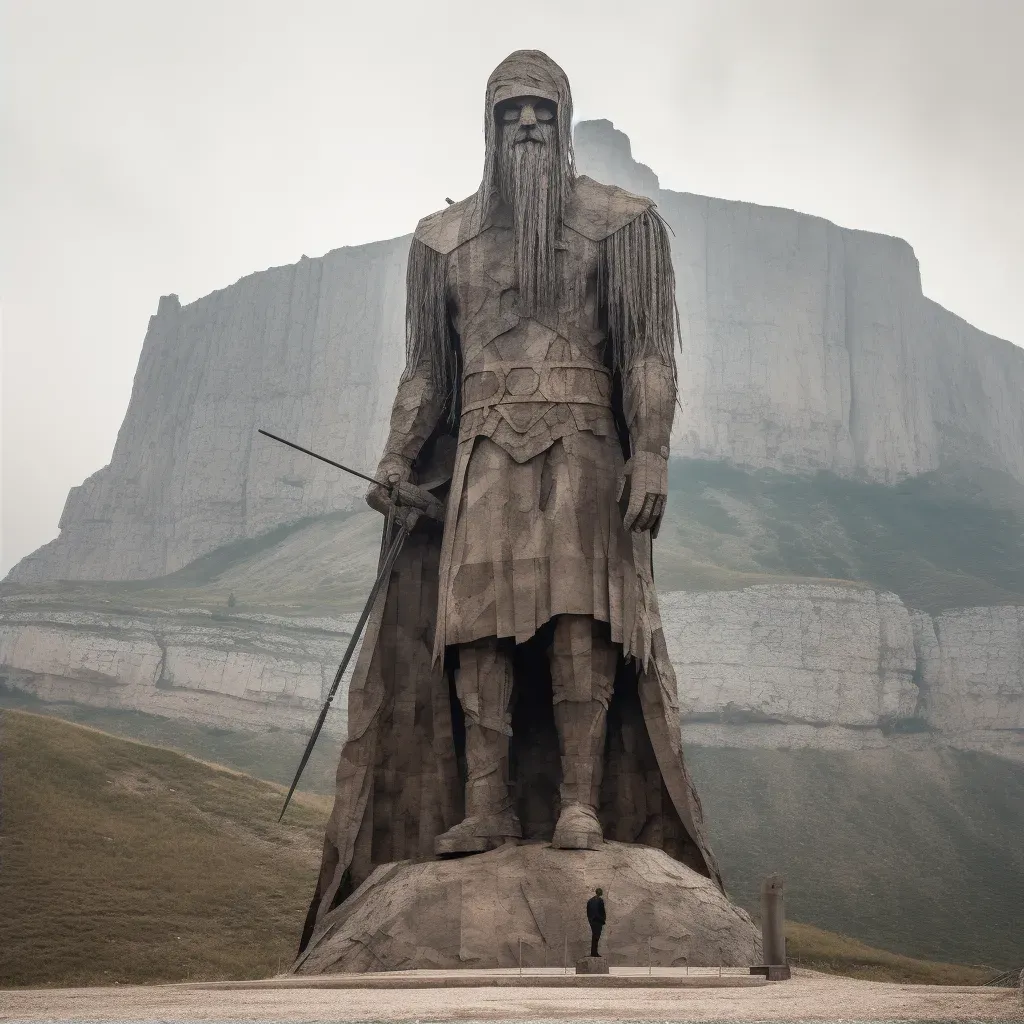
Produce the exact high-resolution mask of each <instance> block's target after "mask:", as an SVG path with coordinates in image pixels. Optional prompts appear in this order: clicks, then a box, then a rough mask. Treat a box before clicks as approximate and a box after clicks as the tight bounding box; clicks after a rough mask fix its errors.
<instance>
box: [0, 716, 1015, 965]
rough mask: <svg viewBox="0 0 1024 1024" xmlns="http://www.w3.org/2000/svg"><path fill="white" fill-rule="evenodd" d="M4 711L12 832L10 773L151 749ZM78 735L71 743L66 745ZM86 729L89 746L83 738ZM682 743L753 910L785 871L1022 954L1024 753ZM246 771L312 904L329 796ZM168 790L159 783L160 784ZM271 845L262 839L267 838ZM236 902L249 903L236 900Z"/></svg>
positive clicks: (798, 896)
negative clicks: (283, 797)
mask: <svg viewBox="0 0 1024 1024" xmlns="http://www.w3.org/2000/svg"><path fill="white" fill-rule="evenodd" d="M60 710H61V713H63V714H68V713H69V712H73V713H77V714H78V715H79V716H80V717H81V719H82V720H83V721H87V722H90V723H91V724H92V725H95V726H99V727H101V728H105V729H110V730H111V731H114V730H117V731H121V730H126V731H129V732H130V733H131V734H133V735H135V736H137V737H139V738H143V739H145V740H147V741H148V742H151V743H152V742H157V743H161V744H171V745H175V746H179V747H181V748H182V749H186V750H189V751H190V752H191V753H194V754H198V755H199V756H201V757H204V758H206V759H210V760H217V761H220V762H222V763H225V764H229V765H231V766H232V767H233V768H238V769H242V770H244V771H254V772H255V773H257V774H260V775H262V776H263V777H264V778H266V779H270V780H272V781H273V782H274V783H277V784H279V785H283V784H286V783H288V782H290V781H291V777H292V773H293V772H294V768H295V765H296V764H297V763H298V759H299V756H300V754H301V750H302V746H303V745H304V742H305V737H304V736H300V735H298V734H295V733H289V732H284V731H280V732H277V733H269V734H261V735H254V734H239V733H227V732H226V731H225V730H219V729H208V728H205V727H203V726H196V725H189V724H188V723H180V722H174V721H169V720H166V719H160V718H157V717H156V716H148V715H131V714H126V713H116V712H106V711H102V710H96V709H85V708H77V709H75V708H74V707H73V706H64V707H62V708H61V709H60ZM6 717H7V721H8V727H7V729H6V736H5V738H4V744H5V748H6V749H7V751H8V754H9V756H8V758H7V759H6V769H5V775H6V801H7V805H6V806H7V815H8V818H7V822H8V835H11V834H12V833H11V822H12V821H13V820H14V819H12V818H11V817H10V815H11V814H12V813H15V810H14V809H16V808H17V806H18V805H17V803H16V802H15V803H13V804H12V803H11V802H10V801H11V799H12V794H13V793H15V790H12V788H11V787H12V786H14V787H18V786H27V787H28V789H27V790H25V792H27V793H31V792H33V787H37V786H43V785H44V782H45V780H46V779H48V778H51V777H52V775H53V773H54V772H60V773H65V772H66V770H65V769H64V768H62V767H61V765H62V764H63V763H64V761H65V759H66V754H65V753H63V752H62V751H70V752H71V756H74V757H78V756H86V755H88V756H89V757H94V756H99V754H98V752H99V751H101V750H102V751H104V753H103V754H102V757H101V758H100V759H99V761H98V762H97V763H98V764H99V765H100V767H98V768H97V769H96V771H95V772H93V773H92V774H91V775H90V776H89V778H90V779H91V780H92V781H90V782H88V783H85V782H84V781H83V780H82V779H81V778H80V779H78V780H77V781H78V782H80V783H81V784H82V785H83V786H85V792H83V793H81V794H79V795H78V796H77V797H76V798H75V807H76V808H88V807H91V805H92V804H93V803H94V802H95V801H96V799H97V793H96V792H95V790H96V785H99V794H98V795H104V794H106V793H107V790H106V789H104V787H106V786H107V783H106V779H107V778H110V777H111V776H110V775H109V774H105V769H104V768H103V767H102V766H103V764H105V763H106V762H105V761H104V758H107V757H108V753H109V751H111V750H114V749H115V748H116V749H117V750H120V751H122V752H124V753H131V754H132V755H133V756H135V757H143V755H144V754H145V757H146V758H148V757H149V754H148V751H149V750H150V749H151V748H148V747H140V746H138V745H135V744H130V743H126V744H122V745H120V746H118V745H117V743H116V741H114V740H112V739H111V740H110V742H109V743H107V742H106V741H105V740H102V741H101V740H100V739H98V738H97V737H99V736H100V735H101V734H99V733H96V732H92V731H84V730H83V731H79V730H76V729H74V727H71V726H66V725H64V724H63V723H61V722H59V721H55V722H53V723H52V725H51V726H47V725H43V724H40V722H41V721H42V720H41V719H39V718H37V717H36V716H31V715H30V716H26V715H17V714H13V713H11V712H8V714H7V716H6ZM19 723H28V724H27V725H23V724H19ZM29 726H31V729H32V730H34V733H35V735H36V740H35V741H34V742H35V747H34V750H35V752H34V753H33V754H32V755H31V759H30V760H31V761H33V762H34V763H35V764H36V765H37V773H36V776H35V778H34V780H26V779H25V777H24V775H23V772H24V771H25V769H24V768H23V767H22V764H23V763H25V762H24V761H20V763H19V758H17V757H16V756H14V755H15V748H14V747H13V746H12V740H13V741H15V742H23V741H17V736H18V735H20V733H19V730H21V731H22V732H23V731H24V730H25V729H27V728H29ZM72 738H74V742H75V744H76V745H75V746H73V747H70V746H67V744H70V743H71V740H72ZM86 741H87V744H88V745H87V746H81V743H83V742H86ZM111 744H113V746H111ZM55 745H56V750H57V753H56V757H55V761H56V764H55V766H53V767H52V769H48V768H47V767H46V761H47V757H48V754H47V753H46V751H47V750H49V749H51V748H53V747H54V746H55ZM75 751H77V753H75ZM154 756H159V757H160V758H164V759H170V762H173V763H174V764H176V765H178V766H179V768H178V769H176V770H177V771H179V772H185V774H186V776H189V777H191V774H190V773H192V774H194V775H195V779H196V780H202V779H206V778H207V775H208V774H210V773H212V776H211V777H216V778H217V779H218V782H217V787H218V788H217V789H216V790H211V791H210V792H213V793H215V794H216V793H218V792H219V791H220V788H221V787H223V786H234V785H235V784H236V783H235V781H234V780H235V778H236V777H235V776H224V774H223V773H222V772H221V773H219V774H218V773H217V771H216V770H215V769H212V768H210V767H209V766H207V765H201V764H200V765H197V763H196V762H195V761H191V760H188V759H180V758H178V757H177V755H175V754H173V753H170V752H168V751H166V750H161V751H158V752H157V754H156V755H154ZM687 758H688V762H689V764H690V767H691V770H692V771H693V774H694V777H695V781H696V783H697V787H698V792H699V793H700V795H701V800H702V802H703V804H704V808H705V813H706V815H707V819H708V825H709V828H710V832H711V838H712V844H713V846H714V849H715V852H716V854H717V856H718V858H719V860H720V862H721V864H722V869H723V872H724V874H725V878H726V883H727V885H728V888H729V893H730V896H732V898H733V899H735V900H737V902H739V903H741V904H742V905H743V906H745V907H747V908H748V909H749V910H750V911H751V912H752V913H754V914H755V915H756V914H757V912H758V898H759V897H758V893H759V888H758V887H759V884H760V879H761V878H762V877H763V876H764V875H765V874H768V873H770V872H772V871H780V872H781V873H782V874H783V875H784V877H785V879H786V892H787V895H786V901H787V908H788V912H789V914H790V916H791V917H794V918H796V919H797V920H800V921H803V922H806V923H807V925H808V926H815V927H817V928H819V929H825V930H827V931H829V932H841V933H843V934H845V935H850V936H856V940H851V941H860V942H863V943H868V944H870V945H872V946H878V947H882V948H883V949H887V950H893V951H896V952H898V953H899V954H903V955H907V956H916V957H923V958H925V959H928V960H940V961H951V962H959V963H969V964H987V965H991V966H993V967H996V966H1005V967H1010V966H1013V965H1014V964H1018V963H1021V962H1024V933H1021V931H1020V928H1019V922H1018V916H1019V915H1017V913H1016V908H1018V907H1020V906H1024V849H1022V845H1021V843H1020V841H1019V837H1020V836H1021V835H1024V768H1022V767H1021V766H1020V765H1014V764H1011V763H1009V762H1006V761H1002V760H1000V759H999V758H993V757H988V756H985V755H980V754H971V753H957V752H954V751H949V752H943V753H939V752H936V751H898V752H897V751H872V752H865V753H856V754H854V753H848V752H831V751H820V750H734V749H717V748H707V747H692V746H691V747H688V748H687ZM336 761H337V749H336V747H334V746H332V745H325V746H324V748H323V749H320V748H319V747H318V750H317V754H316V755H315V763H314V764H311V766H310V768H307V774H306V775H305V776H304V781H303V785H304V786H309V787H310V788H312V789H315V790H317V791H318V792H319V793H321V794H324V795H325V796H326V794H329V793H330V792H331V791H332V785H333V772H334V767H335V765H336ZM186 768H187V769H188V771H187V772H186V771H185V769H186ZM161 772H163V769H162V770H161ZM12 773H13V774H12ZM101 777H102V780H103V781H102V784H97V783H96V782H95V780H96V779H98V778H101ZM19 780H21V781H20V782H19ZM238 784H239V785H241V786H242V787H243V789H245V792H247V793H249V792H250V789H246V788H245V787H256V788H255V789H252V790H251V795H250V797H249V798H247V799H251V800H255V801H256V807H257V808H258V811H257V812H256V814H255V817H253V818H252V823H251V824H249V825H246V828H251V829H254V830H255V831H256V835H257V836H258V837H264V836H265V835H270V836H273V837H276V838H275V839H274V842H281V843H284V842H285V837H291V838H290V839H288V844H289V845H287V846H286V847H284V849H285V851H286V853H288V855H289V856H291V855H293V854H294V855H296V856H299V855H300V854H302V851H301V850H299V849H298V848H297V847H296V845H295V844H296V843H297V842H298V841H299V836H298V835H297V834H296V833H295V831H294V830H295V829H296V827H297V826H302V829H300V833H301V834H302V835H304V836H305V837H306V842H307V845H306V847H304V848H303V849H304V850H305V851H306V852H307V853H308V855H309V859H308V862H306V861H303V862H302V863H304V864H306V866H305V867H304V868H302V870H301V871H299V872H298V874H299V876H301V877H300V878H299V881H298V882H297V884H296V883H295V878H292V879H291V880H290V881H289V882H288V885H291V886H293V887H292V888H287V887H286V888H287V891H288V892H289V893H292V894H293V898H294V900H295V901H297V902H296V904H295V905H297V906H298V905H302V904H303V903H304V900H305V899H306V896H307V893H306V891H305V886H307V885H308V880H309V879H310V878H311V877H312V872H313V871H314V870H315V865H316V862H317V858H318V855H319V843H320V839H321V835H320V833H319V830H318V824H317V821H318V819H316V817H315V813H316V811H317V808H318V807H319V809H320V813H324V812H325V811H326V808H327V801H326V799H324V800H323V802H322V803H321V804H319V805H317V804H315V803H314V804H313V805H312V806H311V807H308V808H306V809H304V810H303V812H302V813H303V814H305V813H306V810H309V811H310V813H311V814H313V815H314V816H313V817H312V818H307V817H302V816H296V817H294V818H293V816H292V812H291V811H289V816H288V820H287V822H286V826H285V827H284V828H283V829H279V828H278V826H277V825H276V824H275V823H274V821H273V818H274V816H275V807H276V806H277V804H276V803H275V801H278V800H280V789H279V788H278V787H271V786H263V785H262V784H257V783H255V782H254V781H253V780H251V779H242V781H241V782H240V783H238ZM47 785H49V784H48V783H47ZM168 785H169V786H173V788H174V789H175V790H176V793H175V794H174V796H173V798H172V799H174V800H176V801H178V803H176V804H175V805H174V806H175V807H176V808H177V810H176V811H175V813H179V812H180V813H184V810H183V806H182V804H181V801H183V800H186V797H185V796H183V795H182V794H184V793H186V790H185V789H184V788H183V786H182V785H180V784H178V785H176V784H174V783H168ZM192 785H193V788H192V789H191V790H189V791H188V792H193V791H195V787H196V786H197V785H199V783H198V782H194V783H193V784H192ZM206 785H207V783H205V782H204V783H202V786H200V790H201V791H203V792H205V790H203V787H205V786H206ZM109 792H110V795H111V796H117V797H118V798H119V799H121V798H124V799H127V798H128V796H129V795H130V794H126V793H125V791H124V790H123V788H122V787H120V786H115V787H114V788H112V789H110V790H109ZM165 797H167V794H166V792H163V794H162V795H161V799H164V798H165ZM257 797H258V799H257ZM47 799H52V798H49V797H48V798H47ZM188 799H191V797H188ZM313 799H314V800H315V798H313ZM129 803H130V801H129ZM124 806H125V805H123V804H116V805H115V808H114V809H115V810H116V809H117V808H121V809H122V810H123V809H124ZM161 806H162V805H161ZM233 807H234V804H233V803H230V802H229V803H222V802H221V801H220V798H219V796H217V797H216V799H213V800H212V801H211V800H207V801H206V803H204V804H203V805H202V806H201V807H200V808H199V809H198V811H201V812H202V813H203V814H205V813H207V812H209V811H211V809H213V810H215V809H217V808H221V809H222V810H223V811H224V813H225V814H227V815H228V819H227V820H229V821H231V820H233V819H232V818H231V815H233V814H234V813H235V811H233V810H232V808H233ZM240 807H241V811H240V812H239V813H240V814H241V817H242V819H243V820H244V821H245V822H248V821H249V820H250V819H249V812H248V811H247V810H246V807H247V805H245V804H242V805H240ZM198 811H197V812H196V813H198ZM76 813H78V812H76ZM81 813H83V814H88V815H91V814H93V813H94V812H93V811H92V810H89V811H88V812H86V811H85V810H83V811H82V812H81ZM97 813H98V812H97ZM104 813H106V812H104ZM118 813H119V812H118ZM188 813H190V814H191V813H193V812H191V811H189V812H188ZM200 816H201V815H200ZM307 824H308V826H309V827H306V826H307ZM47 827H48V828H49V827H50V826H47ZM232 827H234V826H232ZM104 834H105V835H109V834H110V833H109V832H106V833H104ZM151 834H152V833H151ZM98 848H99V849H100V850H101V851H102V852H103V853H104V854H110V853H112V852H113V847H110V848H107V847H106V846H103V845H102V844H100V845H99V847H98ZM260 849H261V850H264V852H266V850H267V849H268V848H266V847H262V846H261V847H260ZM289 851H290V852H289ZM302 855H303V856H304V855H305V854H302ZM6 856H9V853H8V854H5V857H6ZM98 863H100V864H102V863H103V861H102V860H101V861H99V862H98ZM284 866H285V864H284V862H282V863H281V864H280V865H276V866H275V867H274V869H273V871H274V873H275V877H276V876H277V875H278V874H279V870H278V869H279V868H283V867H284ZM289 870H290V869H289ZM2 884H3V882H2V879H0V885H2ZM289 898H292V897H289ZM239 912H240V913H245V914H249V911H244V910H243V909H242V908H241V906H240V907H239ZM253 913H257V911H255V910H254V911H253ZM211 927H212V925H211ZM282 929H283V930H282V938H281V943H280V945H279V947H278V948H279V949H283V950H284V954H282V955H285V956H287V954H288V953H289V952H290V951H291V947H290V946H289V943H290V942H291V941H293V938H294V936H293V935H292V933H291V931H289V929H292V931H293V930H294V924H293V923H289V924H287V925H283V926H282ZM819 953H820V950H819ZM815 957H817V959H815ZM823 957H824V954H821V955H819V954H817V953H816V954H815V956H812V957H811V959H812V960H813V961H814V962H816V963H823V962H827V957H824V959H823ZM262 962H263V963H269V962H270V961H267V960H264V961H262ZM239 963H241V961H239ZM839 963H840V965H841V961H839ZM844 969H845V968H844ZM886 969H889V968H886Z"/></svg>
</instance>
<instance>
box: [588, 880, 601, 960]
mask: <svg viewBox="0 0 1024 1024" xmlns="http://www.w3.org/2000/svg"><path fill="white" fill-rule="evenodd" d="M602 894H603V893H602V890H601V889H597V890H596V891H595V893H594V895H593V896H591V897H590V899H589V900H587V920H588V921H589V922H590V955H591V956H600V955H601V954H600V953H598V951H597V944H598V943H599V942H600V941H601V929H602V928H604V922H605V916H604V900H603V899H602V898H601V896H602Z"/></svg>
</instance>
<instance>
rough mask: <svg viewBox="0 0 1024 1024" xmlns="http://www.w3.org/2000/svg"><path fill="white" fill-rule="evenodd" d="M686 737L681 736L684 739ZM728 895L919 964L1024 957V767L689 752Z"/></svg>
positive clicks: (809, 753) (921, 758)
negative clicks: (771, 879) (782, 885)
mask: <svg viewBox="0 0 1024 1024" xmlns="http://www.w3.org/2000/svg"><path fill="white" fill-rule="evenodd" d="M684 738H685V733H684ZM687 760H688V763H689V765H690V767H691V770H692V771H693V775H694V779H695V782H696V785H697V791H698V792H699V793H700V797H701V801H702V803H703V805H704V809H705V813H706V815H707V818H708V825H709V829H710V832H711V840H712V844H713V848H714V850H715V853H716V855H717V856H718V858H719V860H720V862H721V865H722V870H723V873H724V875H725V878H726V884H727V886H728V888H729V891H730V895H732V896H733V898H734V899H736V900H737V901H738V902H739V903H741V904H742V905H744V906H746V907H748V908H749V909H751V910H752V911H756V909H757V906H758V903H759V885H760V880H761V879H762V878H763V877H764V876H765V875H766V874H769V873H771V872H773V871H778V872H780V873H781V874H782V875H783V876H784V878H785V880H786V907H787V912H788V913H789V915H790V916H792V917H793V918H795V919H796V920H799V921H804V922H807V923H809V924H814V925H818V926H819V927H822V928H826V929H829V930H831V931H841V932H843V934H845V935H852V936H856V937H857V938H858V939H862V940H864V941H865V942H868V943H871V944H872V945H875V946H881V947H883V948H885V949H892V950H898V951H900V952H901V953H906V954H909V955H912V956H918V957H925V958H927V959H932V960H949V961H956V962H959V963H970V964H990V965H993V966H1003V967H1006V968H1009V967H1013V966H1015V965H1016V966H1019V965H1020V964H1021V963H1024V928H1022V926H1021V910H1020V908H1021V907H1024V843H1022V842H1021V837H1022V836H1024V765H1018V764H1013V763H1011V762H1008V761H1004V760H1002V759H1000V758H996V757H989V756H987V755H984V754H976V753H966V752H957V751H942V752H938V751H893V750H882V751H866V752H858V753H851V752H838V751H823V750H734V749H718V748H708V747H693V748H688V750H687Z"/></svg>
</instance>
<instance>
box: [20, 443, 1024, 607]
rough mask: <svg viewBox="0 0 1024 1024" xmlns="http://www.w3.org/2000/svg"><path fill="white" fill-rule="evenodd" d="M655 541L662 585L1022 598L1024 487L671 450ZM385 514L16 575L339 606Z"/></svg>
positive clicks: (100, 600)
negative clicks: (101, 578) (753, 468)
mask: <svg viewBox="0 0 1024 1024" xmlns="http://www.w3.org/2000/svg"><path fill="white" fill-rule="evenodd" d="M669 486H670V490H671V494H670V500H669V505H668V512H667V515H666V520H665V523H664V524H663V527H662V530H661V535H660V536H659V538H658V541H657V546H656V549H655V568H656V572H657V576H658V584H659V586H660V587H661V589H662V590H691V589H695V590H706V589H712V590H731V589H735V588H739V587H743V586H748V585H750V584H751V583H770V582H783V581H785V582H789V581H792V582H808V581H815V580H830V581H837V580H838V581H841V582H844V583H848V584H850V585H867V586H872V587H876V588H880V589H884V590H891V591H893V592H895V593H897V594H899V595H900V596H901V597H902V598H903V599H904V600H905V601H906V602H907V603H908V604H909V605H911V606H912V607H915V608H922V609H924V610H927V611H930V612H937V611H940V610H942V609H943V608H951V607H959V606H966V605H976V604H1005V603H1024V488H1022V487H1021V486H1020V485H1019V484H1017V483H1015V482H1014V481H1011V480H1009V479H1008V478H1005V477H1001V476H998V475H997V474H994V473H988V474H979V476H978V477H977V478H974V479H970V478H965V477H958V478H955V479H952V478H943V477H940V476H938V475H937V474H929V475H926V476H921V477H915V478H913V479H911V480H907V481H905V482H903V483H901V484H899V485H898V486H895V487H886V486H882V485H880V484H869V483H864V482H862V481H855V480H844V479H840V478H839V477H836V476H832V475H831V474H828V473H818V474H815V475H813V476H790V475H787V474H784V473H777V472H774V471H768V470H765V471H759V472H750V471H747V470H741V469H736V468H733V467H730V466H727V465H725V464H723V463H717V462H702V461H693V460H674V461H673V462H672V465H671V471H670V479H669ZM380 528H381V517H380V516H379V515H377V514H376V513H375V512H369V511H357V512H354V513H338V514H336V515H332V516H326V517H324V518H322V519H316V520H310V521H306V522H301V523H296V524H293V525H291V526H286V527H280V528H278V529H276V530H273V531H271V532H270V533H267V534H265V535H264V536H262V537H257V538H254V539H252V540H246V541H239V542H237V543H235V544H229V545H227V546H225V547H223V548H220V549H218V550H217V551H214V552H211V553H210V554H209V555H206V556H204V557H203V558H200V559H198V560H197V561H195V562H193V563H192V564H191V565H189V566H186V567H185V568H184V569H182V570H180V571H179V572H176V573H174V574H172V575H170V576H165V577H162V578H160V579H155V580H142V581H138V582H132V583H70V584H69V583H60V584H51V585H48V586H41V587H38V586H37V587H31V588H27V587H20V586H16V585H12V584H5V585H4V586H3V587H2V593H4V594H23V595H26V594H28V595H33V596H35V597H37V598H38V599H40V600H45V601H47V602H48V603H59V604H66V605H69V606H82V605H89V606H94V607H95V606H98V607H108V608H119V609H133V608H164V609H166V608H188V607H196V606H199V607H202V608H212V609H218V608H223V607H224V606H225V605H226V604H227V602H228V600H229V599H231V598H232V597H233V600H234V602H235V607H236V608H237V610H239V611H242V610H253V611H263V612H274V613H277V614H283V615H337V614H338V613H340V612H351V611H355V610H357V609H358V608H359V607H361V605H362V602H363V600H364V599H365V596H366V593H367V591H368V590H369V588H370V584H371V582H372V580H373V577H374V574H375V571H376V565H377V555H378V552H379V543H380Z"/></svg>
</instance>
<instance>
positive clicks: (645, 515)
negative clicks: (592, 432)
mask: <svg viewBox="0 0 1024 1024" xmlns="http://www.w3.org/2000/svg"><path fill="white" fill-rule="evenodd" d="M623 472H624V474H625V475H624V476H623V479H622V482H621V483H620V484H619V497H620V498H621V497H622V492H623V490H624V488H625V486H626V480H625V477H626V476H628V477H629V507H628V508H627V509H626V514H625V516H624V517H623V520H622V522H623V525H624V526H625V527H626V529H627V530H633V531H634V532H635V533H641V532H643V531H644V530H651V531H652V532H653V533H654V535H655V536H657V533H658V527H659V526H660V525H661V517H662V515H664V513H665V502H666V501H667V499H668V457H667V455H660V454H658V453H657V452H644V451H637V452H634V453H633V457H632V458H631V459H630V460H629V461H628V462H627V463H626V465H625V467H624V470H623Z"/></svg>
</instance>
